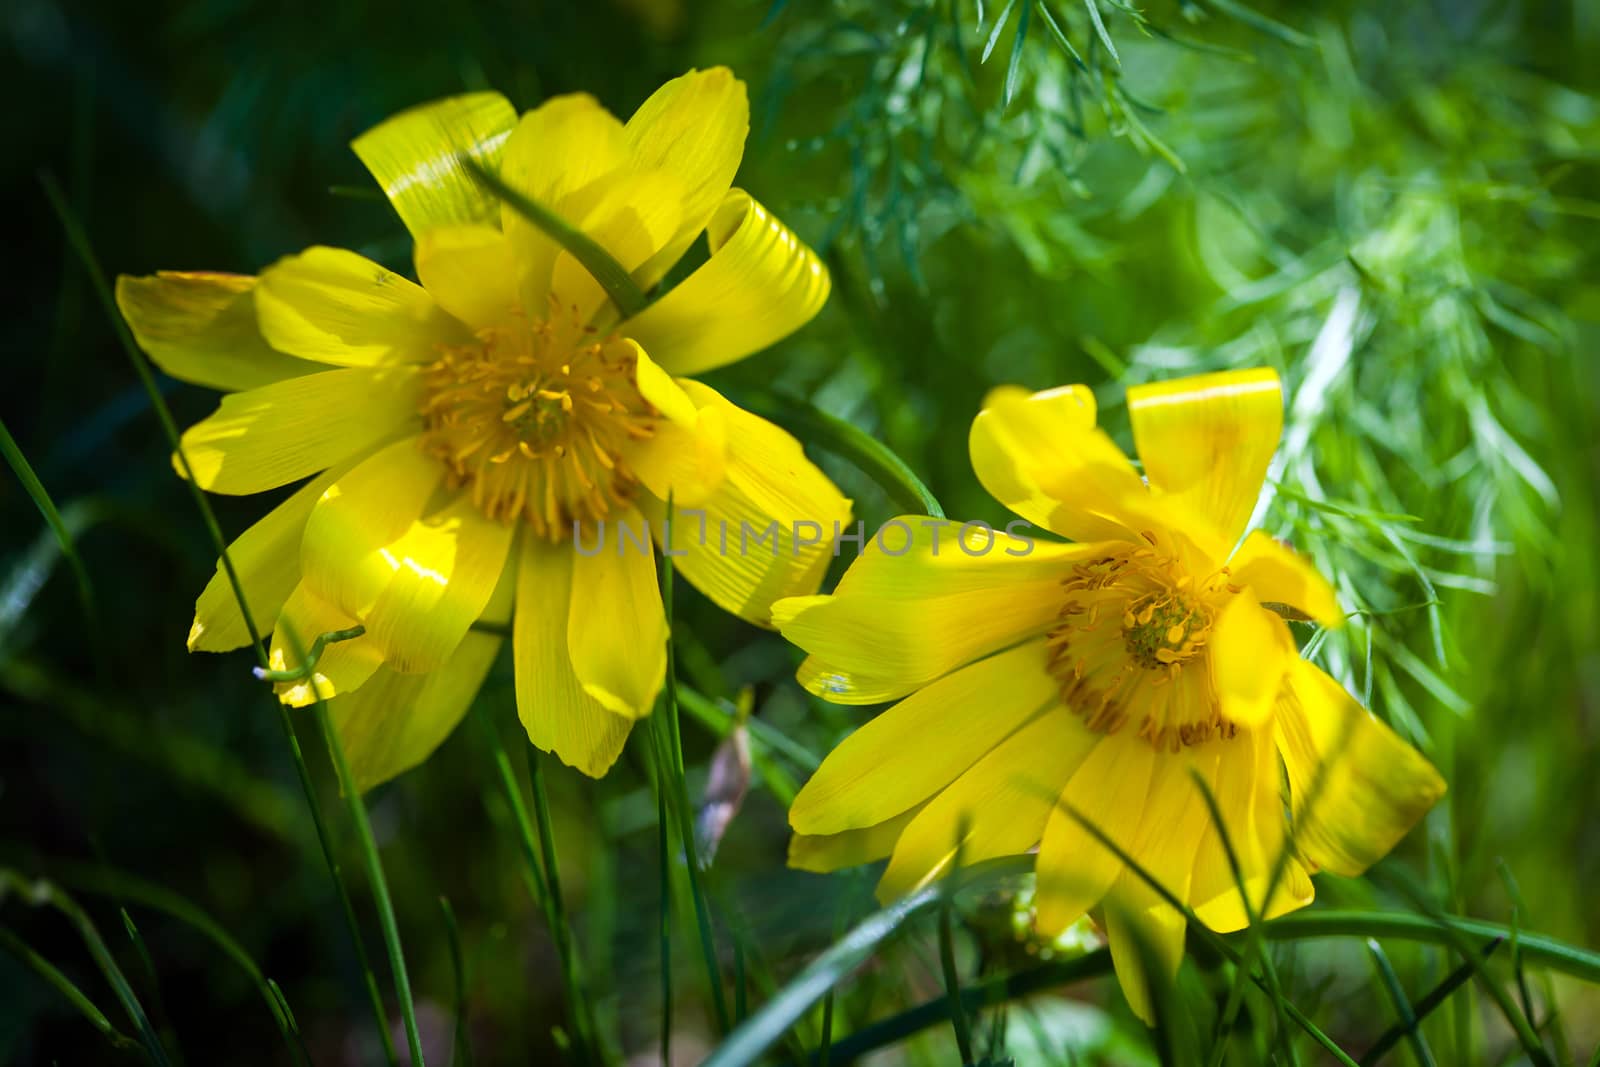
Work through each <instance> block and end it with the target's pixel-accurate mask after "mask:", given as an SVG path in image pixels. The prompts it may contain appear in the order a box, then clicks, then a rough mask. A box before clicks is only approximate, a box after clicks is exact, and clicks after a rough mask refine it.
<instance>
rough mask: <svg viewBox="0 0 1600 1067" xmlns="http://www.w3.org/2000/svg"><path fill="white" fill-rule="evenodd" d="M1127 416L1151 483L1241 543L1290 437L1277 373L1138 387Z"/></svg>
mask: <svg viewBox="0 0 1600 1067" xmlns="http://www.w3.org/2000/svg"><path fill="white" fill-rule="evenodd" d="M1128 413H1129V416H1130V417H1131V419H1132V421H1133V439H1134V443H1135V444H1136V445H1137V446H1138V449H1139V459H1140V460H1141V461H1142V462H1143V463H1144V471H1145V475H1146V476H1147V477H1148V478H1149V479H1150V484H1151V485H1153V486H1156V487H1157V488H1159V489H1161V490H1162V491H1164V492H1167V493H1173V494H1177V495H1179V496H1182V497H1183V498H1184V499H1185V500H1186V501H1187V502H1188V503H1189V505H1190V506H1191V507H1192V508H1194V509H1195V510H1196V511H1198V512H1199V513H1200V514H1201V515H1203V516H1205V517H1206V518H1207V519H1209V520H1210V521H1211V523H1212V524H1213V525H1214V526H1215V527H1216V529H1217V532H1218V534H1219V535H1220V536H1221V539H1222V540H1223V541H1224V542H1225V543H1226V544H1227V545H1229V546H1232V545H1233V544H1235V543H1236V542H1237V541H1238V540H1239V538H1240V536H1242V535H1243V534H1244V528H1245V526H1246V525H1247V524H1248V523H1249V521H1250V513H1251V512H1252V511H1254V510H1255V506H1256V498H1257V497H1259V496H1260V495H1261V483H1262V481H1263V480H1264V479H1265V478H1266V476H1267V466H1268V465H1269V464H1270V463H1271V462H1272V454H1273V453H1274V452H1275V451H1277V448H1278V436H1279V434H1280V433H1282V431H1283V388H1282V386H1280V385H1279V384H1278V375H1277V372H1275V371H1274V370H1272V369H1271V368H1270V367H1257V368H1253V369H1251V370H1242V371H1222V372H1219V373H1216V374H1199V375H1195V376H1193V377H1189V378H1174V379H1172V380H1170V381H1163V382H1152V383H1150V384H1148V385H1138V386H1134V387H1133V388H1131V389H1129V390H1128Z"/></svg>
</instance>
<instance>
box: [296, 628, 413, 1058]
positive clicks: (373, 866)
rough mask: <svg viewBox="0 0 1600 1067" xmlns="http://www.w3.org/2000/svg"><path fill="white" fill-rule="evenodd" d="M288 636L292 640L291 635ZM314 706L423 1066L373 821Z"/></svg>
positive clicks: (329, 722)
mask: <svg viewBox="0 0 1600 1067" xmlns="http://www.w3.org/2000/svg"><path fill="white" fill-rule="evenodd" d="M289 636H290V640H291V641H293V637H294V635H293V634H290V635H289ZM301 658H303V657H301ZM315 706H316V711H317V722H318V723H319V724H320V725H321V727H322V737H323V740H325V741H326V742H327V744H328V754H329V755H330V756H332V757H333V768H334V771H335V772H336V773H337V774H338V776H339V791H340V792H341V793H343V794H344V799H345V806H346V807H347V808H348V809H349V811H350V821H351V822H353V823H354V824H355V828H356V841H357V843H359V844H360V846H361V858H362V860H363V861H364V862H365V863H366V866H367V879H368V881H369V882H370V883H371V885H372V897H373V902H374V903H375V904H376V905H377V908H378V924H379V925H380V926H381V927H382V929H383V947H384V949H385V950H386V951H387V952H388V953H389V968H390V970H391V971H392V972H393V975H394V992H395V999H397V1000H398V1001H399V1002H400V1016H401V1018H402V1019H403V1020H404V1021H405V1027H406V1043H407V1044H408V1045H409V1046H410V1048H411V1063H412V1067H423V1060H422V1035H421V1033H420V1031H418V1029H417V1009H416V1004H415V1003H413V1001H412V998H411V976H410V975H409V974H408V973H407V971H406V957H405V952H404V951H403V950H402V949H401V947H400V927H399V925H398V924H397V923H396V922H395V917H394V901H393V900H391V899H390V897H389V882H388V879H387V878H385V877H384V874H383V861H382V859H380V858H379V856H378V842H377V840H376V839H375V838H374V837H373V836H372V823H371V822H370V821H369V820H368V819H367V806H366V804H364V803H363V802H362V800H361V791H360V790H359V789H358V788H357V787H356V780H355V775H353V774H351V773H350V762H349V760H347V759H345V755H344V746H343V745H341V744H340V743H339V733H338V731H337V730H335V729H334V728H333V718H332V716H330V715H329V714H328V705H327V704H326V703H325V702H323V701H322V700H318V701H317V702H316V705H315ZM386 1029H387V1028H386Z"/></svg>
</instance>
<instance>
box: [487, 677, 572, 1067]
mask: <svg viewBox="0 0 1600 1067" xmlns="http://www.w3.org/2000/svg"><path fill="white" fill-rule="evenodd" d="M474 712H475V714H476V716H477V719H478V724H479V726H480V727H481V728H482V731H483V734H484V737H485V739H486V740H487V742H488V744H489V749H490V754H491V756H492V758H493V760H494V764H495V771H496V774H497V776H498V777H499V779H500V786H501V788H502V790H504V792H505V798H506V804H507V806H508V807H509V808H510V810H511V818H512V822H513V823H514V824H515V825H516V829H517V844H518V846H519V849H520V851H521V853H522V875H523V879H524V880H525V881H526V882H527V886H528V895H529V896H531V897H532V898H533V902H534V905H535V906H536V907H538V908H539V910H540V911H541V912H543V913H544V918H545V925H546V926H547V927H548V928H549V930H550V939H551V940H552V941H553V942H554V943H555V949H556V959H557V962H558V963H559V965H560V968H561V984H562V990H563V992H564V993H565V995H566V999H567V1007H568V1010H569V1011H570V1012H571V1022H572V1031H573V1035H574V1039H575V1040H576V1042H577V1047H578V1054H579V1056H580V1058H581V1059H583V1060H584V1061H585V1062H588V1061H589V1060H590V1059H591V1058H592V1057H593V1056H595V1055H596V1054H597V1053H596V1047H595V1046H594V1044H593V1042H592V1035H593V1033H594V1030H595V1028H594V1025H593V1023H592V1021H591V1020H590V1018H589V1014H588V1012H589V1006H588V1000H587V998H586V997H585V996H584V993H583V982H582V978H581V975H580V974H579V971H578V960H577V959H576V957H575V955H574V947H573V943H572V937H571V933H570V931H569V929H568V927H567V924H566V913H565V908H564V907H562V901H561V899H560V897H559V896H558V895H556V894H557V893H558V892H559V888H560V887H559V886H558V885H555V883H556V881H557V880H558V879H559V878H560V870H559V869H558V868H557V866H556V854H555V838H554V835H553V834H549V833H548V827H549V815H548V813H547V812H545V811H544V805H545V802H546V801H545V797H544V780H543V777H542V776H541V775H540V773H539V766H538V763H537V760H538V753H537V752H536V751H530V753H529V755H528V775H529V778H530V779H531V780H532V782H533V784H534V789H533V797H534V805H535V807H536V808H537V809H538V811H539V814H538V815H537V816H530V815H529V813H528V805H527V803H526V802H525V801H524V800H523V796H522V789H521V788H520V787H519V786H518V784H517V778H516V774H515V772H514V771H513V770H512V767H511V760H510V757H509V756H508V755H507V754H506V750H505V746H504V745H502V744H501V742H500V733H499V731H498V730H496V729H495V725H494V721H493V719H491V718H490V716H489V709H488V707H487V706H486V705H485V704H483V702H482V701H478V702H477V703H476V704H475V705H474ZM541 855H542V856H543V859H542V860H541V858H540V857H541ZM541 863H542V864H543V866H541ZM552 886H554V888H552Z"/></svg>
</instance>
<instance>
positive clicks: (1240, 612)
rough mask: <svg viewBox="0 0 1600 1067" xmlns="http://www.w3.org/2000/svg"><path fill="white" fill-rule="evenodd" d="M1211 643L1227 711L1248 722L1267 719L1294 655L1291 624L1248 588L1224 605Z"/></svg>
mask: <svg viewBox="0 0 1600 1067" xmlns="http://www.w3.org/2000/svg"><path fill="white" fill-rule="evenodd" d="M1210 644H1211V673H1212V677H1213V678H1214V680H1215V682H1216V687H1217V700H1218V701H1219V703H1220V704H1221V708H1222V717H1223V718H1225V719H1227V720H1228V721H1229V722H1232V723H1235V724H1237V725H1239V726H1244V727H1255V726H1259V725H1261V724H1262V723H1264V722H1266V721H1267V718H1268V717H1269V716H1270V715H1271V714H1272V709H1273V707H1274V705H1275V703H1276V702H1277V699H1278V687H1279V685H1280V683H1282V681H1283V674H1284V671H1286V670H1287V669H1288V667H1289V660H1290V658H1291V657H1293V656H1294V655H1295V647H1294V638H1293V637H1292V636H1290V634H1289V628H1288V626H1287V625H1285V624H1284V621H1283V620H1282V619H1280V618H1278V617H1277V616H1276V615H1274V614H1272V613H1271V612H1270V611H1268V610H1267V609H1265V608H1263V607H1262V606H1261V602H1260V601H1259V600H1257V599H1256V595H1255V594H1254V593H1253V592H1251V591H1250V590H1249V589H1245V590H1243V591H1242V592H1240V593H1239V594H1237V595H1236V596H1234V597H1233V598H1232V599H1231V600H1229V601H1228V603H1227V605H1226V606H1225V607H1224V608H1223V609H1222V614H1221V615H1219V616H1218V617H1217V621H1216V624H1215V626H1214V627H1213V628H1212V631H1211V642H1210Z"/></svg>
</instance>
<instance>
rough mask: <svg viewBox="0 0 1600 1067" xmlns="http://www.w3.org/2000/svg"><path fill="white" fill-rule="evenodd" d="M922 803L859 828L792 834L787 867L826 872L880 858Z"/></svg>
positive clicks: (887, 851) (857, 865)
mask: <svg viewBox="0 0 1600 1067" xmlns="http://www.w3.org/2000/svg"><path fill="white" fill-rule="evenodd" d="M924 806H925V805H922V804H918V805H917V806H916V807H914V808H912V809H911V810H909V811H905V812H901V813H900V814H899V815H896V816H895V817H894V818H892V819H889V820H887V821H886V822H881V823H879V824H878V825H876V826H868V827H866V828H865V829H862V830H846V831H844V832H843V833H838V834H823V835H820V836H812V835H810V834H795V835H793V836H792V837H790V838H789V866H791V867H793V868H795V869H796V870H799V871H814V872H816V873H817V874H826V873H828V872H829V871H838V870H843V869H844V868H846V867H859V866H861V865H862V864H864V863H871V862H873V861H874V860H881V859H883V858H884V857H885V856H887V855H889V853H891V852H893V851H894V843H895V842H896V841H897V840H899V838H900V834H901V832H902V831H903V830H905V828H906V826H907V825H908V824H909V823H910V822H911V820H912V819H914V818H916V817H917V814H918V813H919V812H921V811H922V809H923V807H924Z"/></svg>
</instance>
